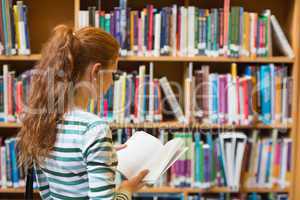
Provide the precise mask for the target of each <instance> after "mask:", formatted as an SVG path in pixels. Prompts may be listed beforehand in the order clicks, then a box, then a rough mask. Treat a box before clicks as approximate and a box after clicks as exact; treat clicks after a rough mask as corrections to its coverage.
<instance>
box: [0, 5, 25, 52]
mask: <svg viewBox="0 0 300 200" xmlns="http://www.w3.org/2000/svg"><path fill="white" fill-rule="evenodd" d="M0 9H1V15H0V21H1V22H0V55H8V56H9V55H16V54H18V55H30V53H31V50H30V38H29V28H28V18H27V17H28V8H27V6H26V5H25V4H24V3H23V1H16V4H15V5H14V4H13V1H8V0H2V1H0Z"/></svg>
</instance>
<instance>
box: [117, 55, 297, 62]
mask: <svg viewBox="0 0 300 200" xmlns="http://www.w3.org/2000/svg"><path fill="white" fill-rule="evenodd" d="M119 60H120V61H133V62H134V61H144V62H151V61H156V62H230V63H231V62H236V63H294V59H291V58H288V57H284V56H276V57H267V58H264V57H257V58H250V57H240V58H228V57H223V56H219V57H208V56H176V57H175V56H157V57H155V56H127V57H120V59H119Z"/></svg>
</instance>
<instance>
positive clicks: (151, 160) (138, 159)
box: [117, 132, 187, 183]
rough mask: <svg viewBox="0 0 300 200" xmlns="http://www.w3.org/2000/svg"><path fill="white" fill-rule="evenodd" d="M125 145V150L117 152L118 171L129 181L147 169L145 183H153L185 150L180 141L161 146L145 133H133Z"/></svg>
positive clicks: (156, 140) (157, 140) (158, 141)
mask: <svg viewBox="0 0 300 200" xmlns="http://www.w3.org/2000/svg"><path fill="white" fill-rule="evenodd" d="M125 144H126V145H127V146H126V148H124V149H122V150H120V151H118V152H117V154H118V167H117V169H118V171H120V172H121V173H122V174H123V175H124V176H125V177H127V178H129V179H130V178H132V177H134V176H136V175H137V174H138V173H139V172H140V171H142V170H144V169H148V170H149V173H148V175H147V176H146V177H145V178H144V181H145V182H147V183H155V182H156V181H157V180H158V178H159V177H160V176H161V175H163V174H164V173H165V172H166V171H167V170H168V168H169V167H171V165H172V164H173V163H174V162H175V161H176V160H177V159H178V158H179V157H180V156H181V155H182V154H183V153H184V152H185V151H186V150H187V149H186V148H184V141H182V140H181V139H178V138H175V139H173V140H170V141H168V142H167V143H166V144H165V145H163V144H162V143H161V142H160V140H159V139H157V138H155V137H153V136H152V135H150V134H147V133H145V132H135V133H134V134H133V135H132V137H131V138H129V140H128V141H127V142H126V143H125ZM145 158H147V161H146V162H145Z"/></svg>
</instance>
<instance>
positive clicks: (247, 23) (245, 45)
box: [243, 12, 250, 56]
mask: <svg viewBox="0 0 300 200" xmlns="http://www.w3.org/2000/svg"><path fill="white" fill-rule="evenodd" d="M243 19H244V30H243V50H244V55H245V56H249V53H250V40H249V35H250V18H249V13H248V12H244V15H243Z"/></svg>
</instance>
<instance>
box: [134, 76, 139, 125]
mask: <svg viewBox="0 0 300 200" xmlns="http://www.w3.org/2000/svg"><path fill="white" fill-rule="evenodd" d="M138 101H139V77H138V76H137V77H136V78H135V91H134V118H135V119H137V118H138V109H139V108H138Z"/></svg>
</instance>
